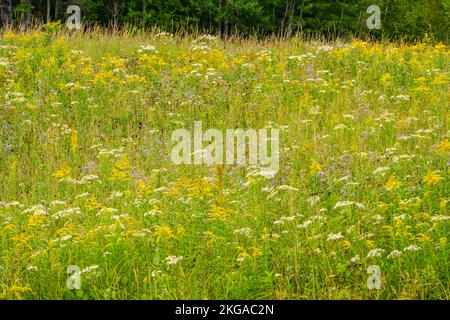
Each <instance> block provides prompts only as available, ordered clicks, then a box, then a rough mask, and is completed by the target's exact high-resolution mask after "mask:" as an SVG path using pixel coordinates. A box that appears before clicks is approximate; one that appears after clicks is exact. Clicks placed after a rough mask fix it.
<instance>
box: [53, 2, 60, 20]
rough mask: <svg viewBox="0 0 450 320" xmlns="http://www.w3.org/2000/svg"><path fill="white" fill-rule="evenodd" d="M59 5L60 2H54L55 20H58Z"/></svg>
mask: <svg viewBox="0 0 450 320" xmlns="http://www.w3.org/2000/svg"><path fill="white" fill-rule="evenodd" d="M59 5H60V0H56V1H55V17H54V18H55V20H58V9H59Z"/></svg>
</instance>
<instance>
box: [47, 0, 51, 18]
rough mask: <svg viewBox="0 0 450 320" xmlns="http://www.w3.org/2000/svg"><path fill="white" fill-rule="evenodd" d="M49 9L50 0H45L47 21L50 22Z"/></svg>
mask: <svg viewBox="0 0 450 320" xmlns="http://www.w3.org/2000/svg"><path fill="white" fill-rule="evenodd" d="M50 9H51V4H50V0H47V23H49V22H50Z"/></svg>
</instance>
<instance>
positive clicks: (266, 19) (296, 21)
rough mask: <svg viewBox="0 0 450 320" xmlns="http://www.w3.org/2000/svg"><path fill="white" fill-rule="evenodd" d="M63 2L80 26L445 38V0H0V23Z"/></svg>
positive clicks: (48, 17)
mask: <svg viewBox="0 0 450 320" xmlns="http://www.w3.org/2000/svg"><path fill="white" fill-rule="evenodd" d="M69 5H78V6H79V7H80V8H81V17H82V21H83V24H84V25H90V24H99V25H102V26H108V27H113V28H120V27H122V26H124V25H130V24H131V25H134V26H136V27H139V28H141V27H142V28H147V27H151V26H157V27H159V28H160V29H162V30H164V31H168V32H174V31H177V30H180V29H183V30H187V31H191V30H200V31H202V32H207V33H214V34H221V35H231V34H239V35H252V34H259V35H268V34H279V35H286V36H289V35H291V34H293V33H296V32H303V33H307V34H320V35H323V36H325V37H337V36H346V35H356V36H359V35H368V34H370V35H371V36H374V37H383V36H385V37H389V38H407V39H421V38H423V37H424V35H425V34H427V35H428V36H430V37H433V38H435V39H437V40H444V41H447V38H448V36H447V34H448V30H449V21H450V20H449V12H450V10H449V9H450V0H128V1H127V0H69V1H67V0H0V23H1V24H0V25H1V26H2V27H4V28H5V27H6V28H8V27H14V26H16V27H17V26H19V27H24V26H25V27H26V26H31V25H35V24H37V23H45V22H51V21H62V22H64V21H65V19H66V18H67V12H66V9H67V7H68V6H69ZM370 5H377V6H378V7H379V8H380V12H381V29H379V30H369V29H368V28H367V25H366V20H367V18H368V17H369V16H370V14H369V13H367V8H368V7H369V6H370Z"/></svg>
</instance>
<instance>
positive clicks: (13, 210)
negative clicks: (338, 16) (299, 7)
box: [0, 24, 450, 300]
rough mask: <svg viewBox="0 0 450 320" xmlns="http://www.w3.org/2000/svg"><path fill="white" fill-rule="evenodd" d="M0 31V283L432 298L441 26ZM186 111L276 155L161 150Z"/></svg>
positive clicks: (441, 118)
mask: <svg viewBox="0 0 450 320" xmlns="http://www.w3.org/2000/svg"><path fill="white" fill-rule="evenodd" d="M0 39H1V40H0V298H1V299H295V300H297V299H299V300H302V299H449V298H450V238H449V230H450V220H449V219H450V215H449V186H450V183H449V172H450V169H449V166H450V140H449V139H450V131H449V97H450V96H449V75H448V74H449V50H448V46H447V45H446V44H443V43H440V42H437V41H433V39H431V38H428V37H425V38H424V39H423V40H422V41H420V42H416V43H409V44H408V43H402V42H401V41H396V42H390V41H378V42H370V41H366V42H364V41H362V40H345V41H343V40H342V41H339V40H334V41H325V40H321V39H320V38H311V39H305V38H302V37H297V36H292V37H290V38H289V39H282V38H277V37H268V38H265V39H257V38H252V37H248V38H240V37H231V38H226V39H222V38H220V37H215V36H210V35H202V34H195V33H186V34H181V33H180V34H179V33H175V34H171V33H167V32H158V31H152V32H146V33H142V32H133V31H132V30H124V31H120V32H113V31H108V32H107V31H104V30H100V29H98V30H97V29H92V30H87V31H82V30H74V31H73V32H71V31H67V30H66V31H64V30H62V28H60V27H58V26H57V25H56V24H47V25H45V26H44V28H38V29H36V30H35V31H18V30H16V31H4V32H3V33H2V34H1V35H0ZM200 121H201V124H202V127H203V132H205V131H206V130H207V129H214V130H216V131H214V132H223V133H224V135H223V139H224V141H223V144H225V138H226V137H225V132H226V130H230V129H237V128H241V129H242V130H247V129H252V130H254V132H256V133H255V136H256V135H257V134H259V132H261V130H264V129H265V130H267V133H268V135H267V136H264V137H265V138H264V139H262V140H261V141H264V142H268V145H269V147H268V150H267V153H268V154H271V155H274V154H276V156H277V158H276V160H277V162H278V163H277V166H276V167H274V166H272V167H271V168H272V169H274V170H267V168H266V167H265V166H264V165H263V164H262V163H260V162H258V161H256V162H254V163H248V162H247V163H231V162H227V161H222V162H220V161H217V162H208V161H203V162H198V163H196V162H195V161H191V162H182V161H180V162H178V163H175V162H174V161H173V156H172V154H173V150H174V145H176V143H177V141H174V139H173V136H172V134H173V132H175V131H176V130H185V131H183V132H187V133H189V134H191V133H192V132H193V129H194V124H195V122H200ZM275 129H276V130H278V131H277V132H278V135H277V139H276V140H277V141H276V142H277V144H272V145H270V143H269V142H270V141H273V140H275V138H274V136H271V135H270V133H271V132H275V131H274V130H275ZM264 132H266V131H264ZM247 138H248V137H247ZM244 140H245V139H244ZM261 141H260V142H261ZM193 143H194V142H193ZM207 145H208V143H206V142H205V141H203V142H202V144H201V145H200V146H198V145H197V147H199V148H197V151H200V157H201V156H202V151H203V149H204V148H206V147H207ZM186 146H188V147H189V148H186V150H184V151H185V155H188V156H189V157H190V156H192V157H195V155H196V149H195V146H193V145H192V146H191V144H189V145H186ZM259 149H260V148H259V147H258V150H259ZM218 150H219V149H217V150H216V152H217V151H218ZM255 150H256V149H255ZM186 152H188V153H186ZM189 152H190V153H189ZM249 153H251V152H250V151H249V150H248V149H246V150H245V155H249ZM197 155H198V154H197ZM250 156H251V154H250ZM272 160H275V158H272Z"/></svg>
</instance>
